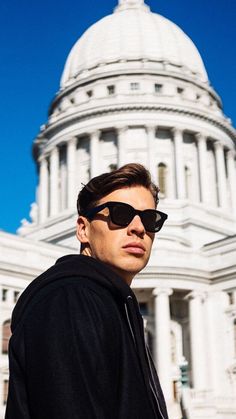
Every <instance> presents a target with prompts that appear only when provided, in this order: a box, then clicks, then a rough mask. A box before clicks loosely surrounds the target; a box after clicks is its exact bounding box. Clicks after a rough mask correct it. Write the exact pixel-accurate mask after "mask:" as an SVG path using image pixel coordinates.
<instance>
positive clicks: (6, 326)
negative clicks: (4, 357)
mask: <svg viewBox="0 0 236 419" xmlns="http://www.w3.org/2000/svg"><path fill="white" fill-rule="evenodd" d="M10 325H11V321H10V320H6V321H5V322H4V323H3V325H2V353H3V354H7V352H8V344H9V339H10V337H11V327H10Z"/></svg>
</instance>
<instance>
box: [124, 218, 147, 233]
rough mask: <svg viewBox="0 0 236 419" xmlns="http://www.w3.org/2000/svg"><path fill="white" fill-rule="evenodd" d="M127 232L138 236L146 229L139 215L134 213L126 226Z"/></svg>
mask: <svg viewBox="0 0 236 419" xmlns="http://www.w3.org/2000/svg"><path fill="white" fill-rule="evenodd" d="M127 232H128V234H130V235H132V234H134V233H136V234H137V235H138V236H140V235H141V236H142V235H144V234H145V232H146V230H145V228H144V225H143V223H142V220H141V218H140V217H139V215H135V216H134V218H133V219H132V221H131V222H130V223H129V225H128V227H127Z"/></svg>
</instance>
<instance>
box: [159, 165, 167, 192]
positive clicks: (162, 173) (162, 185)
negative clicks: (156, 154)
mask: <svg viewBox="0 0 236 419" xmlns="http://www.w3.org/2000/svg"><path fill="white" fill-rule="evenodd" d="M157 170H158V186H159V189H160V197H161V198H164V197H165V196H166V192H167V191H166V182H167V176H166V174H167V167H166V165H165V164H164V163H159V164H158V169H157Z"/></svg>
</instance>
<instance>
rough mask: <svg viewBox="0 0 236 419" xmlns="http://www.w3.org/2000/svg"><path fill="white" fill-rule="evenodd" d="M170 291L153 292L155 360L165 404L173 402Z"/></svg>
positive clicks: (155, 290) (159, 290)
mask: <svg viewBox="0 0 236 419" xmlns="http://www.w3.org/2000/svg"><path fill="white" fill-rule="evenodd" d="M171 294H172V290H170V289H162V288H160V289H158V288H155V289H154V290H153V295H154V297H155V335H156V342H155V343H156V344H155V360H156V365H157V370H158V375H159V379H160V383H161V386H162V390H163V392H164V395H165V399H166V401H167V403H171V402H172V401H173V384H172V374H171V373H172V371H171V367H172V365H171V328H170V325H171V323H170V304H169V296H170V295H171Z"/></svg>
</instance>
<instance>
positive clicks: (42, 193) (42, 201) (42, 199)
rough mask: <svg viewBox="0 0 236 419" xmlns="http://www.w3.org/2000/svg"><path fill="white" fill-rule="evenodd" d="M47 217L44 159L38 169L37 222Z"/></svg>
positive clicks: (46, 181)
mask: <svg viewBox="0 0 236 419" xmlns="http://www.w3.org/2000/svg"><path fill="white" fill-rule="evenodd" d="M47 217H48V162H47V159H46V158H45V157H43V158H42V159H41V161H40V167H39V220H40V222H42V223H43V222H44V221H45V220H46V219H47Z"/></svg>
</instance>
